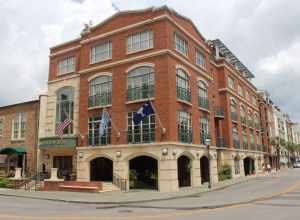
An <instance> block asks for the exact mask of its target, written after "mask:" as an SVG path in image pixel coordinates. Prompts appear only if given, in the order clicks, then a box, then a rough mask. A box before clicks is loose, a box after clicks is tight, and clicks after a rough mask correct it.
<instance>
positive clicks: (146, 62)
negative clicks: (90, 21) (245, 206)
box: [39, 7, 263, 191]
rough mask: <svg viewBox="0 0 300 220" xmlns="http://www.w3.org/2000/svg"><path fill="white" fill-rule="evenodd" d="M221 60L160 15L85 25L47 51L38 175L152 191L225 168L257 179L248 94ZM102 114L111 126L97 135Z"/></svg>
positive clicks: (257, 137) (174, 17)
mask: <svg viewBox="0 0 300 220" xmlns="http://www.w3.org/2000/svg"><path fill="white" fill-rule="evenodd" d="M228 52H230V50H229V49H228V48H227V47H226V46H225V45H224V44H223V43H222V42H221V41H220V40H215V41H206V39H205V38H204V37H203V36H202V35H201V33H200V32H199V31H198V29H197V28H196V27H195V25H194V24H193V23H192V21H191V20H190V19H188V18H186V17H184V16H182V15H179V14H178V13H176V12H175V11H173V10H171V9H169V8H167V7H160V8H150V9H145V10H139V11H127V12H119V13H116V14H115V15H113V16H112V17H110V18H108V19H107V20H105V21H103V22H102V23H100V24H98V25H96V26H94V27H89V26H86V27H85V29H84V30H83V31H82V33H81V37H79V38H77V39H75V40H72V41H70V42H66V43H63V44H61V45H58V46H55V47H53V48H51V49H50V68H49V81H48V93H47V95H45V96H41V100H40V102H41V112H40V129H39V137H40V145H39V146H40V149H39V150H40V153H39V158H40V159H39V161H40V169H43V170H44V171H45V172H50V169H51V168H52V167H56V168H58V170H59V176H60V177H63V176H68V178H72V177H75V178H76V179H77V181H108V182H111V181H113V179H115V178H120V179H123V180H124V179H125V180H126V182H127V183H128V184H127V188H130V189H133V188H152V189H157V190H160V191H176V190H178V188H179V187H182V186H200V185H201V184H203V183H205V182H207V181H208V180H209V178H210V179H211V181H212V182H213V183H215V182H217V181H218V175H217V172H218V168H220V167H222V166H223V165H225V164H228V165H230V166H231V167H232V171H233V176H234V177H236V176H240V175H244V174H246V175H249V174H252V173H254V172H255V171H257V172H259V171H260V170H261V164H262V163H263V152H262V147H261V146H262V143H261V131H260V126H259V124H260V118H259V105H258V95H257V90H256V88H255V86H254V85H253V84H252V83H251V81H250V80H249V78H251V77H253V75H252V74H251V73H250V71H249V70H247V68H246V67H245V66H244V65H243V64H242V63H241V62H240V61H239V60H238V59H237V58H236V57H235V56H234V55H233V53H231V52H230V53H228ZM241 67H242V68H241ZM149 100H151V102H152V105H153V106H154V108H155V114H154V115H151V116H148V117H146V118H145V119H144V120H143V122H142V123H141V124H139V125H134V123H133V116H134V112H136V111H137V110H139V108H140V107H141V106H142V105H143V104H144V103H145V102H147V101H149ZM104 108H105V110H106V111H108V112H109V114H110V116H111V122H110V123H109V126H108V127H107V129H106V130H105V132H104V135H103V136H100V131H99V130H100V120H101V114H102V111H103V109H104ZM66 117H69V118H70V119H71V120H72V122H73V123H72V124H71V125H70V126H69V127H68V128H67V129H66V130H65V135H64V138H63V139H62V140H61V139H60V138H58V137H57V136H56V131H55V130H56V125H57V124H58V123H61V122H63V121H64V120H65V118H66ZM208 136H210V137H211V140H212V144H211V145H212V146H211V150H210V155H208V151H207V148H206V145H205V139H206V137H208ZM209 159H210V160H209ZM209 161H210V168H211V169H210V171H211V172H210V173H209V172H208V171H209Z"/></svg>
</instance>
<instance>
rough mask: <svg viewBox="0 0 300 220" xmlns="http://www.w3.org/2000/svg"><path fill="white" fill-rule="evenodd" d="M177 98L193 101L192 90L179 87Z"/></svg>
mask: <svg viewBox="0 0 300 220" xmlns="http://www.w3.org/2000/svg"><path fill="white" fill-rule="evenodd" d="M177 98H178V99H180V100H183V101H187V102H191V100H192V96H191V90H189V89H185V88H181V87H177Z"/></svg>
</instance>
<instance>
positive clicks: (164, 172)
mask: <svg viewBox="0 0 300 220" xmlns="http://www.w3.org/2000/svg"><path fill="white" fill-rule="evenodd" d="M158 169H159V170H158V180H159V183H158V189H159V191H160V192H174V191H178V189H179V187H178V173H177V172H178V171H177V159H176V157H175V156H174V158H163V159H161V160H160V161H159V167H158Z"/></svg>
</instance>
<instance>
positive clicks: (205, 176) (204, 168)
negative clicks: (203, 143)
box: [200, 156, 209, 184]
mask: <svg viewBox="0 0 300 220" xmlns="http://www.w3.org/2000/svg"><path fill="white" fill-rule="evenodd" d="M200 170H201V184H203V183H207V182H209V160H208V157H207V156H202V157H201V158H200Z"/></svg>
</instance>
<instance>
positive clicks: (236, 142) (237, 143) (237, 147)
mask: <svg viewBox="0 0 300 220" xmlns="http://www.w3.org/2000/svg"><path fill="white" fill-rule="evenodd" d="M233 147H234V148H235V149H240V148H241V146H240V141H239V140H233Z"/></svg>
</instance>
